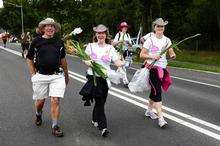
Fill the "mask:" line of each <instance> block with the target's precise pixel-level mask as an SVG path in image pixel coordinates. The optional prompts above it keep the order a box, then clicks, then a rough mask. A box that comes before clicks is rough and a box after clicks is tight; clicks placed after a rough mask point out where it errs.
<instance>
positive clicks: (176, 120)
mask: <svg viewBox="0 0 220 146" xmlns="http://www.w3.org/2000/svg"><path fill="white" fill-rule="evenodd" d="M0 48H1V49H4V50H5V51H8V52H11V53H13V54H16V55H18V56H21V53H20V52H17V51H14V50H11V49H8V48H4V47H1V46H0ZM69 73H70V75H69V76H70V77H71V78H73V79H75V80H78V81H80V82H83V83H85V82H86V80H85V77H84V76H82V75H79V74H76V73H74V72H72V71H69ZM72 74H73V75H72ZM74 75H75V76H78V77H75V76H74ZM81 78H83V79H81ZM187 80H188V79H187ZM200 83H202V82H200ZM204 85H208V84H206V83H205V84H204ZM217 88H219V87H217ZM111 90H114V91H116V92H119V93H122V94H124V95H127V96H130V97H132V98H135V99H138V100H140V101H143V102H148V100H146V99H143V98H141V97H139V96H136V95H132V94H130V93H127V92H124V91H121V90H118V89H116V88H114V87H112V89H111ZM111 90H110V91H109V94H111V95H113V96H115V97H118V98H121V99H123V100H125V101H127V102H130V103H132V104H135V105H137V106H139V107H142V108H144V109H147V105H144V104H142V103H139V102H137V101H135V100H132V99H130V98H127V97H124V96H122V95H120V94H118V93H116V92H114V91H111ZM163 108H164V109H165V110H167V111H169V112H171V113H174V114H177V115H179V116H182V117H184V118H187V119H189V120H192V121H194V122H197V123H200V124H202V125H205V126H208V127H210V128H213V129H215V130H218V131H220V127H219V126H217V125H214V124H212V123H209V122H206V121H203V120H200V119H198V118H195V117H193V116H191V115H188V114H184V113H182V112H179V111H176V110H174V109H171V108H168V107H165V106H164V107H163ZM164 116H165V117H167V118H168V119H170V120H173V121H175V122H177V123H179V124H182V125H184V126H187V127H189V128H191V129H194V130H196V131H198V132H201V133H203V134H205V135H208V136H210V137H213V138H215V139H217V140H220V135H219V134H216V133H214V132H211V131H209V130H206V129H204V128H201V127H199V126H196V125H194V124H191V123H189V122H186V121H184V120H182V119H179V118H177V117H174V116H172V115H169V114H166V113H164Z"/></svg>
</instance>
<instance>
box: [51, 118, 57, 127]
mask: <svg viewBox="0 0 220 146" xmlns="http://www.w3.org/2000/svg"><path fill="white" fill-rule="evenodd" d="M57 123H58V121H57V120H52V128H53V127H54V126H56V125H57Z"/></svg>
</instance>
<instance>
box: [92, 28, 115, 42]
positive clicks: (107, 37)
mask: <svg viewBox="0 0 220 146" xmlns="http://www.w3.org/2000/svg"><path fill="white" fill-rule="evenodd" d="M105 34H106V39H105V43H106V44H111V38H112V36H111V35H110V34H109V31H108V30H107V31H105ZM92 40H93V42H98V39H97V37H96V32H95V34H94V35H93V39H92Z"/></svg>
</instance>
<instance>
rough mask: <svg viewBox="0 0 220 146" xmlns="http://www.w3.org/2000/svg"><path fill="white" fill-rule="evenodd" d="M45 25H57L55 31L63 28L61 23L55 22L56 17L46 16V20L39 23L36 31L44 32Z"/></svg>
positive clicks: (38, 32)
mask: <svg viewBox="0 0 220 146" xmlns="http://www.w3.org/2000/svg"><path fill="white" fill-rule="evenodd" d="M45 25H53V26H54V27H55V32H56V33H57V32H59V31H60V29H61V26H60V24H59V23H57V22H55V21H54V19H52V18H46V19H44V20H42V21H41V22H40V23H39V24H38V27H37V29H36V33H37V34H42V33H43V28H44V27H45Z"/></svg>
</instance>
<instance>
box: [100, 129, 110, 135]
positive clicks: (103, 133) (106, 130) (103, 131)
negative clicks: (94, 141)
mask: <svg viewBox="0 0 220 146" xmlns="http://www.w3.org/2000/svg"><path fill="white" fill-rule="evenodd" d="M108 134H109V131H108V129H106V128H104V129H102V133H101V135H102V137H107V136H108Z"/></svg>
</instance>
